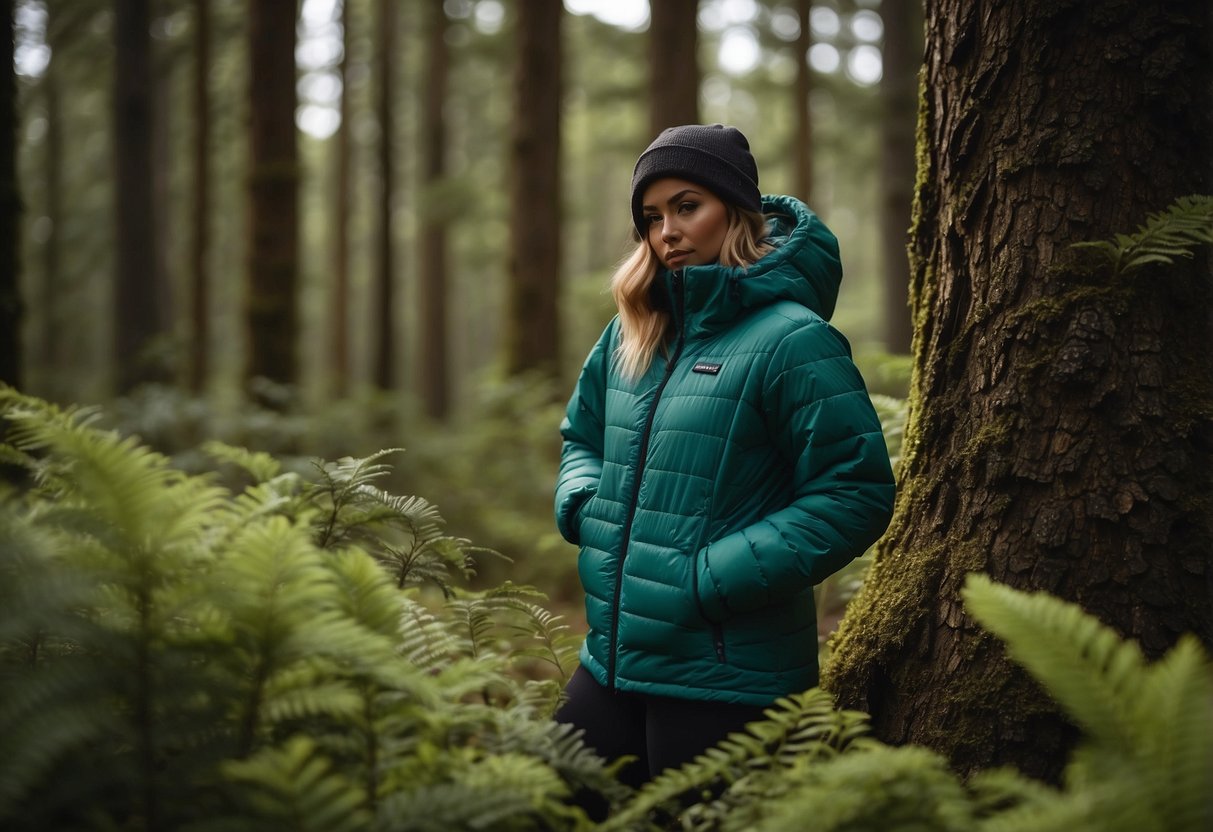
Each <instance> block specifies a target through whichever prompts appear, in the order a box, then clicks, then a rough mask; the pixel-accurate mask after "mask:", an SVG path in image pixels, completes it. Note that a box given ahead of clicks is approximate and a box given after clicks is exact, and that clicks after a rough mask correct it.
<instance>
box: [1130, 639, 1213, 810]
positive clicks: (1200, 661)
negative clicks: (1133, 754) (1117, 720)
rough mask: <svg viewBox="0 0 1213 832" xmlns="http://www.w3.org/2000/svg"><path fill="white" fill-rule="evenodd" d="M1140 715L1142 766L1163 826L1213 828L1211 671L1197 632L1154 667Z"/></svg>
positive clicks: (1140, 705)
mask: <svg viewBox="0 0 1213 832" xmlns="http://www.w3.org/2000/svg"><path fill="white" fill-rule="evenodd" d="M1138 719H1139V720H1140V721H1141V722H1142V724H1143V725H1146V726H1148V728H1147V730H1145V731H1143V732H1142V733H1141V737H1140V749H1141V755H1140V759H1141V766H1140V769H1141V771H1142V772H1144V773H1149V774H1151V775H1152V776H1151V777H1150V778H1149V781H1148V783H1149V785H1150V786H1151V787H1152V788H1151V791H1152V792H1153V794H1154V801H1153V802H1154V804H1155V806H1156V807H1157V810H1158V815H1159V817H1160V818H1161V819H1162V820H1163V825H1164V826H1165V828H1167V829H1213V669H1211V668H1210V663H1209V656H1208V654H1206V653H1205V651H1204V650H1203V648H1202V647H1201V645H1200V643H1199V642H1198V641H1197V640H1196V637H1195V636H1192V635H1185V636H1183V637H1181V638H1180V640H1179V642H1178V643H1177V644H1176V645H1175V647H1173V648H1172V649H1171V650H1170V652H1168V653H1167V655H1166V656H1164V657H1163V658H1162V659H1160V660H1159V661H1158V662H1156V663H1155V664H1153V665H1151V667H1150V670H1149V675H1148V679H1147V682H1146V688H1145V695H1144V696H1143V697H1142V699H1141V701H1140V703H1139V708H1138ZM1137 776H1138V777H1139V778H1140V777H1141V775H1140V774H1138V775H1137Z"/></svg>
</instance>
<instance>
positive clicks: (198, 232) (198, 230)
mask: <svg viewBox="0 0 1213 832" xmlns="http://www.w3.org/2000/svg"><path fill="white" fill-rule="evenodd" d="M210 5H211V3H210V0H194V73H193V78H192V81H193V94H194V97H193V110H194V125H193V127H194V129H193V166H194V193H193V203H194V204H193V212H192V216H191V217H190V224H191V229H190V231H191V236H190V263H189V270H190V271H189V281H190V322H191V326H190V340H189V348H188V355H189V369H188V373H187V375H188V378H189V388H190V390H192V391H193V392H194V393H195V394H200V393H202V392H203V391H204V390H205V389H206V382H207V378H208V376H209V375H210V314H209V313H210V280H209V276H208V274H207V252H208V250H209V249H210V216H211V191H210V187H211V173H210V152H211V101H210V90H209V87H208V83H207V79H208V77H209V76H210V69H211V10H210Z"/></svg>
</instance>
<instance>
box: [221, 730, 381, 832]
mask: <svg viewBox="0 0 1213 832" xmlns="http://www.w3.org/2000/svg"><path fill="white" fill-rule="evenodd" d="M221 771H222V773H223V775H224V777H225V778H226V779H227V780H228V782H230V783H232V784H234V785H235V786H236V787H237V788H238V792H237V794H238V797H239V799H240V801H241V803H242V804H243V805H244V806H245V807H246V811H245V812H244V813H243V814H244V816H245V818H247V819H249V820H253V819H255V821H256V822H255V823H252V824H248V823H247V822H246V824H242V825H244V826H245V828H249V829H257V830H266V832H278V830H282V829H291V830H298V831H299V832H363V830H369V829H371V828H372V825H373V819H372V818H371V816H370V814H369V813H368V812H367V811H366V809H365V803H366V795H365V794H364V793H363V792H362V790H361V789H360V788H359V787H358V786H357V785H356V784H354V783H352V782H350V781H349V780H348V779H346V778H345V777H344V776H342V775H341V774H340V773H339V772H337V771H334V770H333V766H332V763H331V762H330V761H329V760H328V758H326V757H325V756H324V755H323V754H321V753H320V752H319V751H318V749H317V748H316V746H315V743H313V742H312V741H311V740H309V739H307V738H306V737H299V736H296V737H292V738H291V739H290V740H289V741H288V742H287V743H286V744H285V745H284V746H283V747H281V748H266V749H262V750H261V751H260V752H258V753H257V754H256V755H254V756H253V757H251V758H249V759H247V760H236V761H231V762H227V763H225V764H223V766H222V767H221ZM218 828H222V826H220V827H218Z"/></svg>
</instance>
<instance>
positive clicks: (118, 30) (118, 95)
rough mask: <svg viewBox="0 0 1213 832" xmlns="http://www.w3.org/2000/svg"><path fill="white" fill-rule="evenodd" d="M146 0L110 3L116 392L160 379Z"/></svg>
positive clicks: (161, 324)
mask: <svg viewBox="0 0 1213 832" xmlns="http://www.w3.org/2000/svg"><path fill="white" fill-rule="evenodd" d="M150 23H151V18H150V15H149V12H148V0H115V4H114V163H115V177H114V197H115V198H114V223H115V236H116V239H115V258H114V265H115V270H116V271H115V279H114V295H113V297H114V361H115V362H116V372H115V381H116V386H117V389H118V392H119V393H125V392H128V391H130V390H131V389H132V388H134V387H136V386H137V385H139V384H141V383H143V382H148V381H157V380H163V379H165V378H166V373H165V372H164V369H165V368H164V362H163V357H162V356H157V355H155V354H154V352H156V351H160V352H162V351H163V349H164V346H165V345H164V344H161V343H157V340H158V338H159V337H161V336H163V335H164V334H165V332H166V325H165V319H164V317H163V315H162V309H163V303H162V300H161V299H162V297H163V294H164V291H165V287H164V286H163V285H162V282H161V281H160V280H158V279H157V266H158V264H159V257H158V253H157V246H158V245H159V240H158V239H157V236H156V208H155V190H154V182H153V160H154V157H153V153H154V141H153V130H154V125H153V103H152V97H153V93H152V83H153V73H152V60H151V51H152V50H151V35H150V32H149V26H150Z"/></svg>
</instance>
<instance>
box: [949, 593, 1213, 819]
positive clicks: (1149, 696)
mask: <svg viewBox="0 0 1213 832" xmlns="http://www.w3.org/2000/svg"><path fill="white" fill-rule="evenodd" d="M964 596H965V601H966V604H967V605H968V607H969V609H970V610H971V611H972V613H973V614H974V615H975V616H976V617H977V619H978V620H979V621H980V622H981V623H982V624H983V625H984V626H985V627H987V628H988V629H990V630H991V631H992V632H994V633H995V634H996V635H998V636H999V637H1000V638H1002V639H1003V640H1004V641H1005V642H1006V644H1007V649H1008V651H1009V652H1010V654H1011V656H1012V657H1014V658H1015V659H1016V660H1017V661H1019V662H1020V663H1021V664H1023V665H1024V667H1026V668H1027V670H1028V671H1029V672H1030V673H1032V675H1033V676H1034V677H1035V678H1036V679H1037V680H1038V681H1039V682H1040V683H1041V684H1042V685H1044V687H1045V689H1046V690H1048V691H1049V693H1051V694H1052V695H1053V696H1054V697H1055V698H1056V699H1057V701H1058V703H1059V704H1060V705H1061V706H1062V707H1063V708H1064V709H1065V711H1066V713H1067V714H1068V715H1069V716H1070V717H1071V718H1072V719H1073V720H1074V721H1075V722H1077V723H1078V724H1079V725H1080V726H1082V728H1083V729H1084V731H1085V737H1084V740H1083V742H1082V744H1081V745H1080V746H1079V748H1078V749H1077V750H1076V751H1075V753H1074V755H1073V756H1072V757H1071V759H1070V762H1069V765H1068V766H1067V768H1066V773H1065V785H1066V788H1065V790H1064V791H1062V792H1056V793H1051V792H1037V793H1036V794H1035V796H1034V799H1029V800H1027V801H1026V802H1025V803H1024V804H1023V805H1021V806H1020V807H1018V808H1016V809H1014V810H1012V811H1009V812H1007V813H1006V814H1004V815H1002V816H998V817H996V818H994V819H992V820H990V821H989V822H988V824H987V827H986V828H988V829H990V830H998V832H1010V830H1024V831H1025V832H1026V830H1034V831H1035V830H1054V829H1056V830H1063V829H1064V830H1073V829H1090V830H1106V831H1107V832H1113V830H1120V829H1124V830H1159V831H1160V832H1161V830H1188V829H1191V830H1197V829H1209V828H1213V801H1210V797H1209V795H1210V791H1209V788H1210V783H1211V782H1213V671H1211V668H1210V665H1209V658H1208V656H1207V655H1206V654H1205V653H1204V651H1203V650H1202V649H1201V647H1200V645H1199V643H1198V642H1197V641H1196V639H1195V637H1194V636H1191V635H1188V636H1184V637H1183V638H1181V639H1180V641H1179V643H1178V644H1176V646H1175V647H1174V648H1172V650H1171V651H1170V652H1169V653H1168V654H1167V655H1166V656H1164V657H1163V658H1162V659H1161V660H1160V661H1158V662H1156V663H1155V664H1153V665H1149V666H1147V665H1146V664H1145V661H1144V659H1143V657H1142V655H1141V651H1140V650H1139V649H1138V647H1137V645H1136V644H1134V643H1133V642H1126V641H1123V640H1122V639H1121V638H1120V637H1119V636H1118V635H1117V634H1116V633H1115V632H1114V631H1113V630H1111V629H1110V628H1108V627H1106V626H1104V625H1103V624H1100V623H1099V622H1098V621H1097V620H1096V619H1094V618H1093V617H1091V616H1090V615H1088V614H1086V613H1084V612H1083V611H1082V610H1081V609H1080V608H1079V607H1077V606H1075V605H1073V604H1067V603H1065V602H1063V601H1060V600H1058V599H1056V598H1053V597H1050V596H1049V595H1047V594H1044V593H1034V594H1027V593H1022V592H1017V591H1015V590H1012V589H1010V588H1008V587H1005V586H1000V585H997V584H994V583H992V582H991V581H990V580H989V579H987V578H985V577H983V576H980V575H973V576H970V578H969V580H968V583H967V585H966V587H965V590H964Z"/></svg>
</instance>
